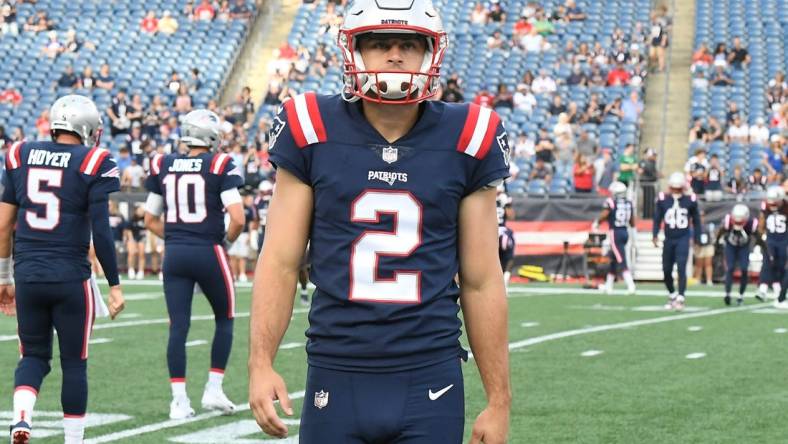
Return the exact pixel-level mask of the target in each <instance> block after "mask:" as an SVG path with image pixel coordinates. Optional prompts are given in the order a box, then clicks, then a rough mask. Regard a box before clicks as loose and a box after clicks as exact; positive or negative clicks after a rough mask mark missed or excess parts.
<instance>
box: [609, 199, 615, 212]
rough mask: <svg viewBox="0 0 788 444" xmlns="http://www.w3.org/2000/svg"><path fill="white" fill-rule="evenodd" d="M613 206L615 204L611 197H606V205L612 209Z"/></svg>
mask: <svg viewBox="0 0 788 444" xmlns="http://www.w3.org/2000/svg"><path fill="white" fill-rule="evenodd" d="M615 206H616V203H615V202H613V198H611V197H608V198H607V207H608V208H610V209H611V210H612V209H613V208H614V207H615Z"/></svg>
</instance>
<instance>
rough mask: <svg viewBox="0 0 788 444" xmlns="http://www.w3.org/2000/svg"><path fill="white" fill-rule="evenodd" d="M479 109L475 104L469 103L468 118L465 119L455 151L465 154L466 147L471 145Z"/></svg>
mask: <svg viewBox="0 0 788 444" xmlns="http://www.w3.org/2000/svg"><path fill="white" fill-rule="evenodd" d="M480 109H481V107H480V106H479V105H477V104H475V103H471V104H470V106H469V107H468V116H467V117H466V118H465V126H463V128H462V134H460V140H459V141H458V142H457V151H462V152H466V150H467V148H468V145H469V144H470V143H471V138H472V137H473V130H474V129H475V128H476V122H477V121H478V120H479V110H480Z"/></svg>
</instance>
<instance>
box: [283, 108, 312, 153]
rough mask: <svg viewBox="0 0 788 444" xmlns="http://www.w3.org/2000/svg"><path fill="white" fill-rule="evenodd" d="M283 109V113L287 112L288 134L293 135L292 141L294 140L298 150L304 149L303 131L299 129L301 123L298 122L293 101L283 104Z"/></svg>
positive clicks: (304, 138) (305, 144)
mask: <svg viewBox="0 0 788 444" xmlns="http://www.w3.org/2000/svg"><path fill="white" fill-rule="evenodd" d="M284 107H285V112H287V123H289V124H290V133H291V134H292V135H293V140H295V143H296V145H297V146H298V147H299V148H304V147H305V146H307V143H306V137H304V130H303V129H301V121H300V120H298V112H297V111H296V105H295V99H290V100H288V101H287V102H285V103H284Z"/></svg>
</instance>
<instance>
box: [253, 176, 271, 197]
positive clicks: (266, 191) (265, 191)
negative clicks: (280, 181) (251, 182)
mask: <svg viewBox="0 0 788 444" xmlns="http://www.w3.org/2000/svg"><path fill="white" fill-rule="evenodd" d="M257 191H259V192H260V194H262V195H266V196H267V195H270V194H272V193H273V192H274V184H272V183H271V181H270V180H264V181H262V182H260V185H258V186H257Z"/></svg>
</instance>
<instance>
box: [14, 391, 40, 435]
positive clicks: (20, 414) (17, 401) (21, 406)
mask: <svg viewBox="0 0 788 444" xmlns="http://www.w3.org/2000/svg"><path fill="white" fill-rule="evenodd" d="M37 398H38V391H37V390H36V389H34V388H33V387H30V386H27V385H20V386H19V387H17V388H16V389H15V390H14V418H13V420H12V421H11V423H12V424H16V423H18V422H19V421H24V422H26V423H27V424H28V425H32V423H33V407H35V405H36V399H37Z"/></svg>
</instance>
